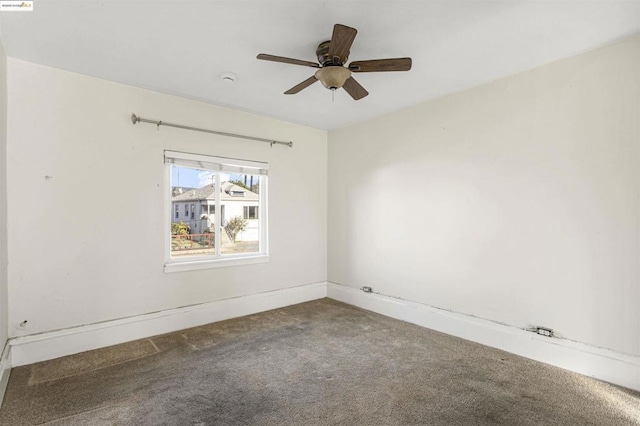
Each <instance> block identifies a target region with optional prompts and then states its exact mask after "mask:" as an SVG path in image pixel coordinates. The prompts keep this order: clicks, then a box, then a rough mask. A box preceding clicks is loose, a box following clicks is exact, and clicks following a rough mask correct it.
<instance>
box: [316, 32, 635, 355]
mask: <svg viewBox="0 0 640 426" xmlns="http://www.w3.org/2000/svg"><path fill="white" fill-rule="evenodd" d="M487 60H490V58H487ZM411 72H421V70H419V69H414V70H412V71H411ZM452 72H455V70H452ZM639 104H640V37H639V36H636V37H634V38H631V39H627V40H625V41H622V42H620V43H617V44H614V45H611V46H608V47H604V48H601V49H598V50H595V51H592V52H589V53H586V54H583V55H580V56H577V57H574V58H569V59H566V60H563V61H560V62H557V63H553V64H550V65H547V66H543V67H540V68H536V69H534V70H531V71H529V72H525V73H522V74H518V75H515V76H512V77H510V78H505V79H501V80H498V81H496V82H493V83H489V84H485V85H482V86H479V87H477V88H473V89H471V90H467V91H464V92H462V93H458V94H455V95H452V96H447V97H445V98H442V99H438V100H435V101H432V102H428V103H424V104H420V105H417V106H414V107H411V108H408V109H405V110H402V111H399V112H397V113H393V114H390V115H387V116H384V117H381V118H379V119H376V120H373V121H370V122H366V123H361V124H358V125H354V126H352V127H348V128H344V129H340V130H336V131H332V132H330V133H329V186H328V190H329V199H328V202H329V207H330V208H329V214H328V219H329V243H328V248H329V250H328V262H329V280H330V281H332V282H335V283H339V284H343V285H347V286H349V287H354V288H357V287H361V286H363V285H368V286H372V287H373V289H374V291H377V292H380V293H382V294H385V295H391V296H395V297H400V298H404V299H408V300H410V301H414V302H419V303H423V304H427V305H431V306H435V307H438V308H443V309H448V310H453V311H456V312H461V313H465V314H470V315H475V316H478V317H482V318H486V319H490V320H495V321H499V322H504V323H507V324H510V325H515V326H519V327H526V326H529V325H532V324H536V325H543V326H548V327H551V328H553V329H555V330H556V331H557V332H558V333H559V334H560V335H561V336H564V337H566V338H569V339H573V340H576V341H580V342H584V343H588V344H591V345H596V346H601V347H606V348H609V349H613V350H615V351H619V352H623V353H627V354H633V355H638V354H640V124H639V123H640V106H639Z"/></svg>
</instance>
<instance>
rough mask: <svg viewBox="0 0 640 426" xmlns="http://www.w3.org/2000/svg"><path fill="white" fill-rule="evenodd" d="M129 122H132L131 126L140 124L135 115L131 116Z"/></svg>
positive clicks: (138, 118)
mask: <svg viewBox="0 0 640 426" xmlns="http://www.w3.org/2000/svg"><path fill="white" fill-rule="evenodd" d="M131 122H132V123H133V124H136V123H139V122H140V117H138V116H137V115H135V114H131Z"/></svg>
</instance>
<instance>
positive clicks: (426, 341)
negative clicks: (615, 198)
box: [0, 299, 640, 426]
mask: <svg viewBox="0 0 640 426" xmlns="http://www.w3.org/2000/svg"><path fill="white" fill-rule="evenodd" d="M0 424H2V425H33V424H48V425H296V426H297V425H580V426H582V425H612V426H613V425H615V426H620V425H640V394H638V393H636V392H632V391H629V390H625V389H622V388H619V387H616V386H613V385H609V384H606V383H602V382H599V381H597V380H593V379H590V378H586V377H583V376H580V375H577V374H574V373H570V372H567V371H564V370H561V369H558V368H555V367H551V366H548V365H545V364H541V363H538V362H535V361H530V360H527V359H525V358H521V357H518V356H515V355H511V354H508V353H506V352H502V351H499V350H496V349H491V348H488V347H485V346H482V345H478V344H475V343H471V342H468V341H465V340H461V339H458V338H455V337H451V336H447V335H444V334H441V333H437V332H434V331H430V330H427V329H424V328H420V327H417V326H414V325H411V324H407V323H403V322H400V321H397V320H393V319H390V318H386V317H383V316H381V315H377V314H374V313H370V312H367V311H363V310H360V309H357V308H354V307H351V306H349V305H345V304H342V303H339V302H335V301H332V300H329V299H322V300H318V301H314V302H310V303H304V304H301V305H296V306H290V307H287V308H284V309H278V310H275V311H270V312H265V313H262V314H257V315H252V316H249V317H244V318H239V319H235V320H230V321H224V322H220V323H216V324H211V325H207V326H203V327H197V328H193V329H189V330H184V331H181V332H176V333H172V334H167V335H163V336H158V337H154V338H151V339H143V340H139V341H136V342H131V343H126V344H123V345H119V346H114V347H110V348H105V349H101V350H97V351H92V352H87V353H84V354H79V355H74V356H70V357H65V358H60V359H57V360H52V361H48V362H43V363H39V364H34V365H31V366H25V367H19V368H15V369H14V370H13V371H12V373H11V378H10V381H9V386H8V389H7V393H6V396H5V401H4V405H3V408H2V409H1V410H0Z"/></svg>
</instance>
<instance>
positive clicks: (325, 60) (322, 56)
mask: <svg viewBox="0 0 640 426" xmlns="http://www.w3.org/2000/svg"><path fill="white" fill-rule="evenodd" d="M330 45H331V40H327V41H323V42H322V43H320V44H319V45H318V48H317V49H316V57H317V58H318V62H319V63H320V64H321V65H322V66H323V67H326V66H328V65H342V64H344V63H345V62H347V59H348V58H349V53H350V52H348V51H347V54H346V55H345V56H344V58H337V60H336V61H334V59H336V58H330V57H329V46H330Z"/></svg>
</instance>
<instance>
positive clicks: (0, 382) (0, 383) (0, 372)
mask: <svg viewBox="0 0 640 426" xmlns="http://www.w3.org/2000/svg"><path fill="white" fill-rule="evenodd" d="M9 374H11V345H9V342H6V343H5V344H4V346H3V347H2V350H1V351H0V408H2V401H3V400H4V392H5V391H6V390H7V385H8V384H9Z"/></svg>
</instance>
